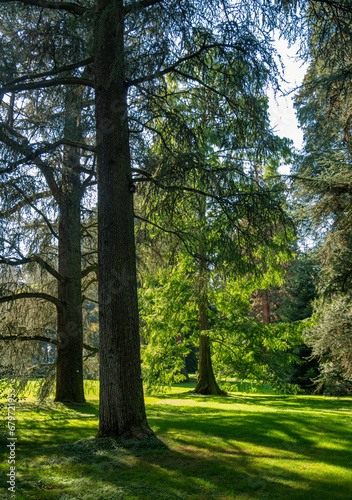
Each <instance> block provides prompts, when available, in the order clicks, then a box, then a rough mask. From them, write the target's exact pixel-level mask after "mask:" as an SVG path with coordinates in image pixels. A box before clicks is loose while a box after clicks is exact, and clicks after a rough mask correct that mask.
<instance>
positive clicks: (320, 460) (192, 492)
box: [0, 384, 352, 500]
mask: <svg viewBox="0 0 352 500" xmlns="http://www.w3.org/2000/svg"><path fill="white" fill-rule="evenodd" d="M91 388H92V384H91ZM184 391H185V386H181V387H180V386H178V387H177V388H173V389H172V392H170V393H169V394H166V395H162V396H155V397H148V398H146V403H147V413H148V419H149V423H150V424H151V426H152V428H153V429H154V431H155V432H156V433H157V436H158V437H159V438H160V440H161V441H162V442H163V443H165V445H166V446H167V447H165V448H160V447H159V448H157V447H155V446H154V444H155V443H154V442H153V441H152V442H150V443H149V444H148V445H146V446H145V447H137V446H133V445H131V446H130V447H129V448H122V447H121V446H119V445H118V444H117V443H116V442H114V441H113V440H111V439H103V440H99V441H98V442H97V441H96V440H93V439H90V438H93V437H94V435H95V433H96V431H97V425H98V399H97V390H96V389H95V390H94V389H92V390H91V391H90V392H89V393H88V403H87V404H85V405H81V406H73V405H63V404H52V403H48V404H41V405H37V404H35V403H34V402H32V401H30V400H29V401H27V402H22V403H20V404H19V406H18V407H17V419H18V420H17V422H16V433H17V437H18V441H17V446H16V473H17V478H16V500H20V499H36V500H37V499H60V500H69V499H72V500H73V499H94V500H98V499H104V500H109V499H204V500H206V499H213V498H216V499H256V498H259V499H280V500H283V499H308V500H315V499H316V500H326V499H334V500H338V499H345V500H351V498H352V400H351V399H336V398H335V399H333V398H323V397H318V396H317V397H311V396H276V395H271V394H250V395H249V394H246V393H233V394H231V395H230V396H228V397H209V396H195V395H192V394H187V393H185V392H184ZM2 411H3V412H4V410H2ZM5 417H6V415H5ZM3 429H4V428H2V430H3ZM6 438H7V434H6V433H5V434H4V433H2V440H1V458H2V460H1V477H2V484H1V486H2V490H1V493H0V498H1V499H4V498H14V495H9V496H8V495H7V493H6V489H7V486H6V480H7V477H6V474H7V473H8V471H9V465H8V464H7V459H8V449H7V447H6V444H7V443H8V441H7V439H6Z"/></svg>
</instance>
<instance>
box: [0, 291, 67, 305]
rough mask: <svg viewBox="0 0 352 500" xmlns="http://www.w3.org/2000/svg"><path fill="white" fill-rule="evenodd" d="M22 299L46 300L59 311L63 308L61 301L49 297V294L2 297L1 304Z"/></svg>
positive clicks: (30, 293)
mask: <svg viewBox="0 0 352 500" xmlns="http://www.w3.org/2000/svg"><path fill="white" fill-rule="evenodd" d="M20 299H41V300H46V301H47V302H51V303H52V304H54V305H55V306H56V307H57V308H58V309H59V308H61V307H62V304H61V301H60V300H59V299H57V298H56V297H54V296H53V295H49V294H48V293H41V292H20V293H14V294H13V295H5V296H4V297H0V304H3V303H5V302H12V301H14V300H20Z"/></svg>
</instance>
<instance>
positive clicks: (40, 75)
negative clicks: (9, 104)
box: [0, 1, 94, 86]
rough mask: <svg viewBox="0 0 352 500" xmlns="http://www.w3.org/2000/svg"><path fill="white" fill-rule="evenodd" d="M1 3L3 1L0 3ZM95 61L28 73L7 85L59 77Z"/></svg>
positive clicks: (91, 58) (86, 60)
mask: <svg viewBox="0 0 352 500" xmlns="http://www.w3.org/2000/svg"><path fill="white" fill-rule="evenodd" d="M0 3H1V1H0ZM93 61H94V59H93V57H89V58H88V59H84V60H83V61H79V62H77V63H72V64H67V65H66V66H61V67H60V68H56V69H52V70H50V71H43V72H41V73H34V74H30V73H28V74H27V75H22V76H19V77H18V78H15V79H14V80H11V81H10V82H8V83H7V84H6V86H7V85H14V84H17V83H20V82H24V81H26V80H36V79H37V78H47V77H49V76H54V75H59V74H60V73H64V72H65V71H71V70H73V69H77V68H82V67H83V66H87V65H88V64H91V63H92V62H93Z"/></svg>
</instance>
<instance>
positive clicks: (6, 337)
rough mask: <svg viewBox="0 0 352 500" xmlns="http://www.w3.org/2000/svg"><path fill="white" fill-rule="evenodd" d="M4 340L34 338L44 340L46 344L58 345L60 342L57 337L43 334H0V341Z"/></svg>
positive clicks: (15, 340)
mask: <svg viewBox="0 0 352 500" xmlns="http://www.w3.org/2000/svg"><path fill="white" fill-rule="evenodd" d="M1 340H3V341H4V342H8V341H9V342H17V341H21V342H24V341H28V340H29V341H31V340H36V341H40V342H46V343H47V344H54V345H56V346H58V347H59V346H60V344H61V342H60V341H59V340H57V339H51V338H50V337H44V336H43V335H0V341H1Z"/></svg>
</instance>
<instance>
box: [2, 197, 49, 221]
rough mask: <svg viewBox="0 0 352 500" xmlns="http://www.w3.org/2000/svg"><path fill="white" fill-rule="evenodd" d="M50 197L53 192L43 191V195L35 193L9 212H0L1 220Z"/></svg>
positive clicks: (8, 210)
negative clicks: (30, 204) (29, 204)
mask: <svg viewBox="0 0 352 500" xmlns="http://www.w3.org/2000/svg"><path fill="white" fill-rule="evenodd" d="M49 196H52V194H51V191H43V192H42V193H33V194H32V195H30V196H27V199H23V200H21V201H19V202H18V203H16V204H15V205H13V207H10V208H9V209H7V210H4V211H3V212H0V219H6V218H7V217H9V216H10V215H13V214H15V213H17V212H19V211H20V210H21V208H23V207H25V206H26V205H28V203H33V202H34V201H37V200H41V199H43V198H48V197H49Z"/></svg>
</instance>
